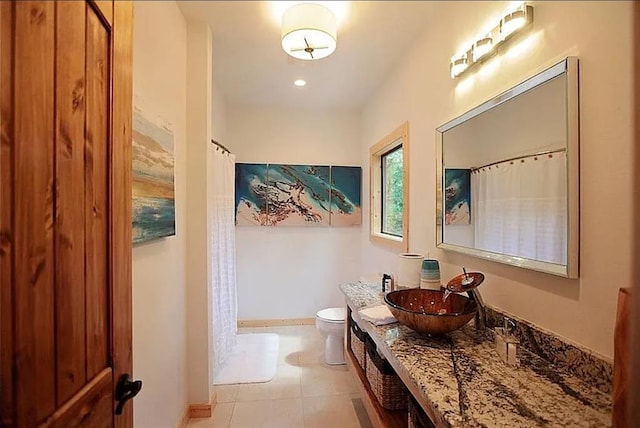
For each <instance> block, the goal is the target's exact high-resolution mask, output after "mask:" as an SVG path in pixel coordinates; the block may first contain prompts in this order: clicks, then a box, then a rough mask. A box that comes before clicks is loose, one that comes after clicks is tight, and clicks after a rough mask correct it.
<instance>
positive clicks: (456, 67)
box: [449, 54, 469, 78]
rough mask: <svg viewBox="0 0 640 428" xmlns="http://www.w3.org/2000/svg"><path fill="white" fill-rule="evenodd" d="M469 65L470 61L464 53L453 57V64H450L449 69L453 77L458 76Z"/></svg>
mask: <svg viewBox="0 0 640 428" xmlns="http://www.w3.org/2000/svg"><path fill="white" fill-rule="evenodd" d="M467 67H469V61H468V60H467V55H466V54H464V55H462V56H460V57H458V58H452V59H451V64H450V65H449V70H450V71H451V77H452V78H455V77H458V76H459V75H460V74H461V73H462V72H463V71H465V70H466V69H467Z"/></svg>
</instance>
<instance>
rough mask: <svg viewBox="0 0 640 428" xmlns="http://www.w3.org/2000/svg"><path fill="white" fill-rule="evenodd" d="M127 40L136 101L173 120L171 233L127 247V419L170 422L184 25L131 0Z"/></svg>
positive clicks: (175, 360)
mask: <svg viewBox="0 0 640 428" xmlns="http://www.w3.org/2000/svg"><path fill="white" fill-rule="evenodd" d="M133 39H134V42H133V43H134V45H133V91H134V95H135V97H136V103H137V104H138V106H139V107H141V108H142V109H143V114H144V115H145V116H147V117H149V118H151V119H152V120H153V119H155V118H157V117H160V118H162V119H164V120H166V121H168V122H170V123H171V124H173V128H174V150H175V152H174V154H175V186H176V189H175V190H176V192H175V196H176V236H173V237H170V238H165V239H161V240H157V241H152V242H149V243H146V244H142V245H136V246H135V247H134V248H133V371H134V377H135V378H136V379H142V380H143V381H144V386H143V388H142V392H141V393H140V394H139V395H138V396H137V397H136V399H135V400H134V401H133V404H134V413H135V426H136V428H144V427H149V428H163V427H172V428H173V427H175V426H176V425H177V423H178V421H179V419H180V417H181V415H182V412H183V410H184V407H185V404H186V402H187V377H186V364H187V356H186V323H185V316H186V315H185V293H186V282H185V258H186V196H187V186H186V171H187V164H186V162H187V157H186V148H187V146H186V142H187V141H186V111H187V108H186V85H187V77H186V60H187V59H186V49H187V47H186V46H187V26H186V23H185V20H184V18H183V16H182V13H181V12H180V11H179V10H178V7H177V6H176V3H175V2H136V3H135V5H134V38H133ZM116 309H117V308H116Z"/></svg>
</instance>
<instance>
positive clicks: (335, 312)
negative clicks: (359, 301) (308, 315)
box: [316, 308, 346, 322]
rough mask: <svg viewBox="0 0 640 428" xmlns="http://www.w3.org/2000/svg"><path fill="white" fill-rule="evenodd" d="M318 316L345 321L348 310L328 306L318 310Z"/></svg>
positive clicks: (324, 318)
mask: <svg viewBox="0 0 640 428" xmlns="http://www.w3.org/2000/svg"><path fill="white" fill-rule="evenodd" d="M316 316H317V317H318V318H322V319H323V320H325V321H329V322H344V318H345V316H346V311H345V309H344V308H327V309H323V310H321V311H318V313H317V314H316Z"/></svg>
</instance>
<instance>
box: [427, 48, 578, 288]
mask: <svg viewBox="0 0 640 428" xmlns="http://www.w3.org/2000/svg"><path fill="white" fill-rule="evenodd" d="M578 110H579V108H578V60H577V58H574V57H570V58H567V59H565V60H563V61H562V62H560V63H558V64H556V65H554V66H553V67H551V68H549V69H547V70H545V71H543V72H541V73H539V74H537V75H536V76H534V77H532V78H530V79H528V80H526V81H524V82H522V83H520V84H519V85H517V86H515V87H514V88H511V89H510V90H508V91H506V92H504V93H502V94H500V95H498V96H497V97H495V98H493V99H491V100H489V101H487V102H485V103H483V104H481V105H479V106H478V107H476V108H474V109H472V110H470V111H468V112H467V113H465V114H463V115H461V116H460V117H457V118H455V119H453V120H451V121H449V122H447V123H445V124H444V125H442V126H440V127H439V128H438V129H437V132H436V135H437V144H436V150H437V168H436V170H437V176H436V185H437V189H436V198H437V201H436V237H437V238H436V240H437V242H436V245H437V247H438V248H441V249H444V250H450V251H456V252H460V253H464V254H468V255H471V256H475V257H480V258H483V259H488V260H494V261H497V262H501V263H506V264H510V265H514V266H519V267H522V268H527V269H533V270H537V271H541V272H546V273H550V274H554V275H559V276H564V277H568V278H577V277H578V252H579V243H578V239H579V226H578V223H579V212H578V210H579V186H578V174H579V172H578V170H579V168H578V155H579V152H578V140H579V123H578Z"/></svg>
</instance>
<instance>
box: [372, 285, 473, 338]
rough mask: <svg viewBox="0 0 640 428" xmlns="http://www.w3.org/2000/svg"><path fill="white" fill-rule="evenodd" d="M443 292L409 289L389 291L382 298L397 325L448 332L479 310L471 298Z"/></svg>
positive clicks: (428, 331) (424, 331) (419, 330)
mask: <svg viewBox="0 0 640 428" xmlns="http://www.w3.org/2000/svg"><path fill="white" fill-rule="evenodd" d="M443 297H444V291H440V290H422V289H419V288H412V289H408V290H397V291H392V292H390V293H388V294H387V295H386V296H385V298H384V301H385V303H386V304H387V306H389V309H390V310H391V313H392V314H393V316H394V317H396V319H397V320H398V322H399V323H400V324H403V325H406V326H407V327H409V328H411V329H413V330H415V331H418V332H420V333H429V334H433V335H437V334H444V333H449V332H451V331H454V330H457V329H459V328H460V327H462V326H463V325H465V324H466V323H468V322H469V321H470V320H471V319H472V318H473V317H474V316H475V314H476V312H478V305H477V304H476V302H475V301H474V300H471V299H470V298H468V297H465V296H463V295H461V294H456V293H451V294H450V295H449V296H448V297H447V299H446V300H445V301H443Z"/></svg>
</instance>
